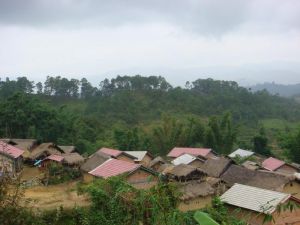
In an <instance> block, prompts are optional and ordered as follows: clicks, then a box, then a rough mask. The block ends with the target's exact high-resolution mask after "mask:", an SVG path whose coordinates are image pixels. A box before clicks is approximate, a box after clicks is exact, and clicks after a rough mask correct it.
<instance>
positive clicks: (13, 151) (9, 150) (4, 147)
mask: <svg viewBox="0 0 300 225" xmlns="http://www.w3.org/2000/svg"><path fill="white" fill-rule="evenodd" d="M0 152H3V153H4V154H6V155H9V156H12V157H13V158H15V159H16V158H18V157H19V156H21V155H22V154H23V153H24V151H23V150H21V149H18V148H16V147H15V146H12V145H9V144H6V143H5V142H3V141H0Z"/></svg>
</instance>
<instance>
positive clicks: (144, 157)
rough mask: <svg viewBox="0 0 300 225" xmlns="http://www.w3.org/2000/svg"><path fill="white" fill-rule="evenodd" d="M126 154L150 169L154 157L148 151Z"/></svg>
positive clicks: (128, 152)
mask: <svg viewBox="0 0 300 225" xmlns="http://www.w3.org/2000/svg"><path fill="white" fill-rule="evenodd" d="M125 153H127V154H129V155H132V156H133V157H135V158H136V159H135V160H134V161H135V162H136V163H138V164H142V165H143V166H146V167H148V166H149V164H150V162H151V161H152V160H153V156H152V155H151V154H150V153H149V152H148V151H125Z"/></svg>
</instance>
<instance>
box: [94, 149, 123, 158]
mask: <svg viewBox="0 0 300 225" xmlns="http://www.w3.org/2000/svg"><path fill="white" fill-rule="evenodd" d="M99 151H101V152H103V153H105V154H106V155H109V156H113V157H118V156H119V155H120V154H122V151H120V150H116V149H111V148H101V149H100V150H99Z"/></svg>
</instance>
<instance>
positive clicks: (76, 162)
mask: <svg viewBox="0 0 300 225" xmlns="http://www.w3.org/2000/svg"><path fill="white" fill-rule="evenodd" d="M62 157H64V159H63V164H64V165H67V166H70V167H78V168H79V167H80V166H81V165H82V164H83V162H84V158H83V157H82V156H81V155H80V154H78V153H77V152H72V153H67V154H62Z"/></svg>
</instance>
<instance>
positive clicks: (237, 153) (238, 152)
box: [229, 148, 254, 158]
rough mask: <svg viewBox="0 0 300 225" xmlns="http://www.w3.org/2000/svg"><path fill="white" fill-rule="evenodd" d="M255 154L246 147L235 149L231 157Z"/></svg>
mask: <svg viewBox="0 0 300 225" xmlns="http://www.w3.org/2000/svg"><path fill="white" fill-rule="evenodd" d="M253 154H254V152H251V151H248V150H244V149H240V148H239V149H237V150H235V151H234V152H232V153H231V154H230V155H229V157H230V158H235V157H236V156H239V157H242V158H244V157H250V156H252V155H253Z"/></svg>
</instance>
